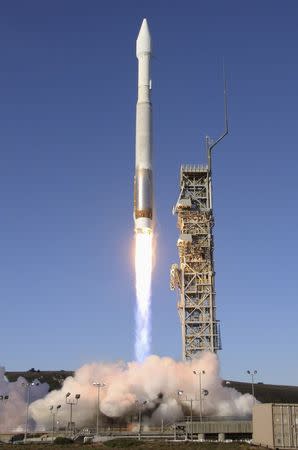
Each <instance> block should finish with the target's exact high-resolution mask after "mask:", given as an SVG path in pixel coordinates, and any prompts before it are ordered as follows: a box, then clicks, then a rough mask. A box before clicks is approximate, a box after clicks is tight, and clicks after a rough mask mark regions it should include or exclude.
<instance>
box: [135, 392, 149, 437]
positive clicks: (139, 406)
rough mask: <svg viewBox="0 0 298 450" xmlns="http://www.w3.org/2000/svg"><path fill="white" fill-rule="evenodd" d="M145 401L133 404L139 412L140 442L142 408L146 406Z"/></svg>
mask: <svg viewBox="0 0 298 450" xmlns="http://www.w3.org/2000/svg"><path fill="white" fill-rule="evenodd" d="M146 403H147V400H145V401H143V402H140V401H139V400H136V401H135V404H136V406H137V408H138V410H139V437H138V439H139V441H140V440H141V434H142V408H143V406H144V405H146Z"/></svg>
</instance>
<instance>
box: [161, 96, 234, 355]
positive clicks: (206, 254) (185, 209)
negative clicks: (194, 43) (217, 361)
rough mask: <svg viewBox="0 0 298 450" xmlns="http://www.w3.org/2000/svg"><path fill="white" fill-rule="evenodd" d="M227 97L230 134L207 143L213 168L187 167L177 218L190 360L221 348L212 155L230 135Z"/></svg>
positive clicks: (177, 270) (174, 275) (178, 278)
mask: <svg viewBox="0 0 298 450" xmlns="http://www.w3.org/2000/svg"><path fill="white" fill-rule="evenodd" d="M224 92H225V131H224V133H223V134H222V135H221V136H220V137H219V138H218V139H217V140H216V141H213V140H211V139H210V138H209V137H207V138H206V147H207V156H208V165H206V166H189V165H186V166H182V167H181V170H180V195H179V198H178V201H177V203H176V206H174V208H173V213H176V214H177V215H178V228H179V230H180V236H179V238H178V242H177V247H178V253H179V260H180V262H179V265H178V264H173V265H172V267H171V281H170V286H171V289H172V290H174V289H176V288H177V289H178V290H179V299H178V305H177V306H178V313H179V317H180V321H181V328H182V356H183V359H184V360H189V359H193V358H195V357H197V356H199V354H200V352H202V351H211V352H213V353H216V352H217V351H218V350H220V349H221V338H220V326H219V321H218V320H217V319H216V304H215V280H214V278H215V271H214V257H213V248H214V241H213V231H212V230H213V226H214V217H213V207H212V167H211V163H212V150H213V148H214V147H215V146H216V145H217V144H218V143H219V142H220V141H221V140H222V139H223V138H224V137H225V136H226V135H227V134H228V121H227V101H226V88H225V90H224Z"/></svg>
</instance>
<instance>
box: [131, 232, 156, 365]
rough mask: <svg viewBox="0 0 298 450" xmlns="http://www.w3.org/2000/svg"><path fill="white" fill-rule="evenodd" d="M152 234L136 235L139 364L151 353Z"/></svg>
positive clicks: (137, 357) (136, 339) (136, 345)
mask: <svg viewBox="0 0 298 450" xmlns="http://www.w3.org/2000/svg"><path fill="white" fill-rule="evenodd" d="M152 238H153V235H152V232H151V231H150V232H142V231H137V232H136V234H135V273H136V301H137V304H136V337H135V357H136V360H137V361H139V362H142V361H144V359H145V358H146V357H147V356H148V355H149V353H150V344H151V324H150V316H151V280H152Z"/></svg>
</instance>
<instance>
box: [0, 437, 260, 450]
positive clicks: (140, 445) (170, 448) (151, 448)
mask: <svg viewBox="0 0 298 450" xmlns="http://www.w3.org/2000/svg"><path fill="white" fill-rule="evenodd" d="M96 448H98V449H100V450H108V449H110V448H113V449H114V450H124V449H127V448H132V449H136V450H256V449H257V448H259V449H261V447H255V446H251V445H249V444H244V443H237V442H235V443H220V442H214V443H212V442H203V443H201V442H164V441H158V442H156V441H152V442H150V441H141V442H139V441H137V440H135V439H114V440H112V441H108V442H106V443H105V444H67V445H55V444H26V445H13V446H12V445H3V446H0V449H1V450H2V449H3V450H4V449H11V450H46V449H49V450H63V449H65V450H66V449H73V450H91V449H92V450H95V449H96Z"/></svg>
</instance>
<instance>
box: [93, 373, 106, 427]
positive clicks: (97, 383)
mask: <svg viewBox="0 0 298 450" xmlns="http://www.w3.org/2000/svg"><path fill="white" fill-rule="evenodd" d="M92 384H93V386H95V387H96V388H97V410H96V436H98V428H99V406H100V389H101V388H104V387H105V386H106V384H105V383H99V382H98V381H94V382H93V383H92Z"/></svg>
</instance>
